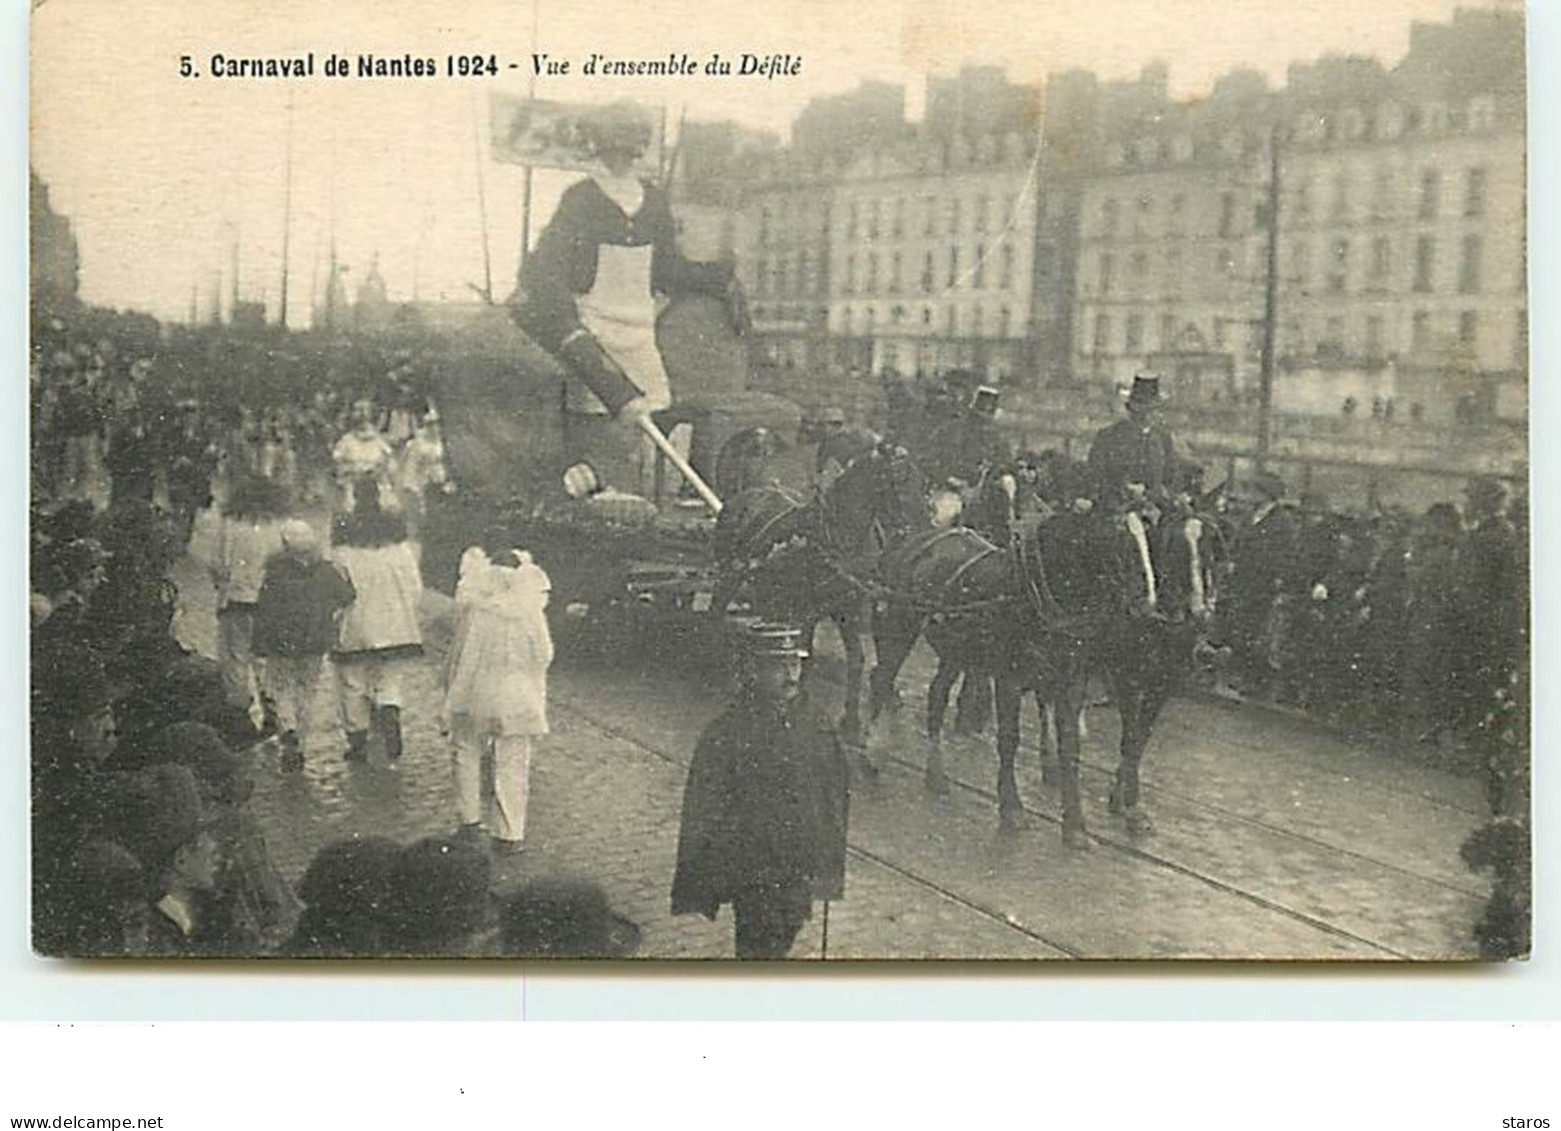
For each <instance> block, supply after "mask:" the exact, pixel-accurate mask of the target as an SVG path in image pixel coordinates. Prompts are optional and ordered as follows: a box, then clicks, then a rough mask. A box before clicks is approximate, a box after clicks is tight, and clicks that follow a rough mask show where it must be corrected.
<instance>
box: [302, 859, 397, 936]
mask: <svg viewBox="0 0 1561 1131" xmlns="http://www.w3.org/2000/svg"><path fill="white" fill-rule="evenodd" d="M400 854H401V846H400V845H399V844H397V843H396V842H395V841H393V840H390V839H389V838H387V837H375V836H371V837H362V838H357V837H354V838H353V839H351V840H339V841H336V842H335V843H334V844H328V845H326V846H325V847H324V848H322V849H320V851H318V852H316V853H315V854H314V859H313V860H311V861H309V867H308V868H307V869H306V870H305V871H304V877H303V880H302V881H300V883H299V885H298V895H299V897H300V898H301V899H302V900H303V903H304V910H303V914H302V915H300V916H299V918H298V923H297V925H296V926H295V927H294V929H293V936H292V938H291V939H290V940H288V942H287V945H286V946H285V947H284V948H283V952H284V953H286V954H287V955H289V956H291V957H295V958H363V957H367V956H370V955H378V954H381V953H383V950H384V938H383V926H384V918H385V909H386V907H387V905H388V901H389V898H390V881H391V874H392V872H393V871H394V870H395V866H396V860H397V858H398V857H399V856H400Z"/></svg>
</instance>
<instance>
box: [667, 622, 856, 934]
mask: <svg viewBox="0 0 1561 1131" xmlns="http://www.w3.org/2000/svg"><path fill="white" fill-rule="evenodd" d="M800 637H801V633H800V631H799V630H797V629H795V628H791V627H788V626H778V625H764V624H759V625H754V626H751V627H750V628H749V629H748V630H747V632H746V633H745V636H744V639H743V642H742V643H743V646H744V651H745V655H744V663H743V667H742V672H741V680H742V687H741V689H740V691H739V693H738V698H737V701H736V702H735V703H734V704H733V705H732V706H731V708H730V709H728V710H727V711H726V712H725V713H724V714H722V715H721V716H720V717H718V718H717V719H716V720H715V721H714V722H712V723H711V724H710V725H709V726H708V727H706V728H705V731H704V733H703V734H702V735H701V736H700V739H699V744H698V746H697V747H696V748H695V751H694V758H693V761H692V763H691V764H690V766H689V771H688V784H687V785H686V787H685V788H684V792H683V818H682V826H681V829H680V832H679V836H678V858H677V872H676V874H675V875H674V877H673V880H672V913H673V914H674V915H679V914H689V913H693V914H700V915H704V916H706V917H707V918H710V919H714V918H715V916H716V913H717V912H718V911H719V909H720V907H721V905H722V904H723V903H730V904H731V905H732V910H733V915H734V918H735V919H736V949H737V957H738V958H740V959H772V960H773V959H781V958H785V957H786V955H787V953H788V952H789V951H790V949H791V945H792V942H793V941H794V940H795V939H796V937H797V932H798V931H799V930H801V928H802V924H803V923H804V922H805V921H806V920H807V919H808V917H809V916H810V915H811V914H812V910H813V902H814V901H815V900H818V899H823V900H826V901H827V900H831V899H839V898H840V897H841V895H842V894H843V893H844V890H845V854H846V816H847V807H848V769H847V766H846V759H845V752H844V750H843V748H842V747H841V744H840V740H839V738H838V737H837V736H836V735H835V733H834V731H833V730H832V729H831V728H830V727H829V725H828V724H827V723H826V722H825V721H824V720H823V718H822V716H821V715H820V714H819V713H818V712H817V711H816V710H815V709H814V708H813V706H812V705H811V704H809V702H808V701H807V698H806V696H805V695H804V693H803V692H802V690H801V685H802V661H803V659H804V657H805V656H806V654H807V653H806V652H805V651H804V650H803V648H802V647H801V645H800V643H799V641H800Z"/></svg>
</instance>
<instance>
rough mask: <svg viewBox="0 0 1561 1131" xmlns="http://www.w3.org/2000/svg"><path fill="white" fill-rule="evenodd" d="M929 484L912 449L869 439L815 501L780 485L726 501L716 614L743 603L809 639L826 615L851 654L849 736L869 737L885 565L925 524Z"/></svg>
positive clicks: (718, 544) (718, 546)
mask: <svg viewBox="0 0 1561 1131" xmlns="http://www.w3.org/2000/svg"><path fill="white" fill-rule="evenodd" d="M925 515H926V483H925V481H924V479H923V478H922V475H921V472H920V471H919V470H917V468H916V465H915V464H914V463H913V462H912V461H911V459H910V457H909V456H908V455H907V453H906V452H905V450H904V449H903V448H900V447H897V446H894V445H889V444H882V443H877V442H876V441H873V440H867V441H865V442H864V444H863V445H862V449H861V450H860V451H859V453H858V454H857V455H856V456H855V457H853V458H852V459H850V460H849V462H848V463H847V464H846V467H845V470H844V471H843V472H842V473H841V474H840V476H839V477H838V478H837V479H836V480H835V481H834V482H833V483H831V484H830V485H829V486H828V487H827V488H825V489H824V490H823V491H820V492H816V493H815V494H814V495H813V497H811V498H808V497H806V496H804V495H802V494H800V493H797V492H794V491H790V490H788V489H786V488H784V487H779V486H774V485H771V486H764V487H757V488H753V489H751V490H747V491H743V492H741V493H739V494H737V495H736V496H734V497H733V498H731V499H729V500H727V502H726V505H725V506H724V507H723V508H722V510H721V516H720V518H719V519H718V520H717V522H716V532H715V556H716V565H717V570H718V575H719V580H718V582H717V586H716V591H715V594H714V596H713V600H712V603H711V609H712V612H713V613H715V614H716V615H717V616H724V615H725V613H726V611H727V610H728V609H729V608H730V607H731V605H732V603H733V602H734V601H745V602H746V603H748V604H750V605H751V606H752V608H753V609H754V611H755V612H757V613H759V614H760V615H762V616H765V617H771V618H777V619H782V620H786V621H790V622H791V623H793V624H795V625H797V626H799V627H800V628H802V629H803V632H804V636H803V639H804V640H807V641H810V642H811V640H812V639H813V633H814V631H815V630H816V629H817V627H818V622H819V621H820V620H822V619H824V618H825V617H828V618H829V619H830V620H832V621H834V623H835V626H836V628H838V629H839V632H840V639H841V642H842V643H843V644H844V646H845V654H846V702H845V715H844V717H843V718H842V720H841V729H842V731H843V732H844V734H845V736H846V737H847V739H848V740H850V741H852V742H856V741H859V740H860V736H861V730H862V720H861V697H862V673H863V668H864V654H863V651H862V637H863V635H864V634H865V633H866V632H867V630H868V627H869V625H870V623H871V620H872V597H873V594H874V585H875V582H874V579H875V578H876V576H877V568H878V558H879V555H880V554H882V553H883V550H884V548H885V547H886V546H889V545H891V544H892V543H894V542H895V541H897V540H898V539H900V538H902V537H904V536H905V534H906V533H907V532H908V531H910V530H911V529H913V528H920V527H921V526H922V525H924V524H925Z"/></svg>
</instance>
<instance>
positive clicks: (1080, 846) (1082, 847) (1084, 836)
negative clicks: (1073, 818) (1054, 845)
mask: <svg viewBox="0 0 1561 1131" xmlns="http://www.w3.org/2000/svg"><path fill="white" fill-rule="evenodd" d="M1062 846H1063V847H1064V848H1066V849H1067V850H1068V851H1069V852H1088V851H1089V850H1090V849H1091V848H1092V847H1094V842H1092V841H1091V840H1090V838H1089V833H1087V832H1085V831H1084V830H1083V829H1082V828H1079V827H1077V826H1073V825H1065V826H1063V830H1062Z"/></svg>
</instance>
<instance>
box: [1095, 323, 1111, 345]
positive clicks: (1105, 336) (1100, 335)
mask: <svg viewBox="0 0 1561 1131" xmlns="http://www.w3.org/2000/svg"><path fill="white" fill-rule="evenodd" d="M1110 344H1111V315H1109V314H1097V315H1095V352H1096V353H1105V352H1106V350H1107V349H1108V348H1109V346H1110Z"/></svg>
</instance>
